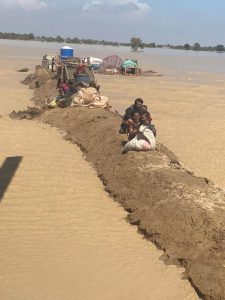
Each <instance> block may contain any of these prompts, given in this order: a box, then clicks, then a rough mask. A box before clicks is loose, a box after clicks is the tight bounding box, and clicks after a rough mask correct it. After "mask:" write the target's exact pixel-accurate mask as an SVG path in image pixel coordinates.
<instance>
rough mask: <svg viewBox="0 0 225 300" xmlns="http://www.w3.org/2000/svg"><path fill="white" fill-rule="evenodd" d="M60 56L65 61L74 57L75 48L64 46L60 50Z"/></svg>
mask: <svg viewBox="0 0 225 300" xmlns="http://www.w3.org/2000/svg"><path fill="white" fill-rule="evenodd" d="M60 56H61V58H62V59H65V58H67V57H73V48H70V47H68V46H64V47H62V48H61V49H60Z"/></svg>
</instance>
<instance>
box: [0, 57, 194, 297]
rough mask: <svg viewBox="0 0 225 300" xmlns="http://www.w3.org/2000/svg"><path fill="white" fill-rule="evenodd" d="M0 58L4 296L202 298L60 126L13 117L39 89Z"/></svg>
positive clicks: (0, 279) (0, 281) (0, 273)
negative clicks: (128, 219) (24, 81)
mask: <svg viewBox="0 0 225 300" xmlns="http://www.w3.org/2000/svg"><path fill="white" fill-rule="evenodd" d="M0 61H1V66H4V67H5V68H6V69H7V71H6V69H4V70H3V69H0V71H1V74H2V79H1V83H0V84H1V88H2V91H3V94H2V95H4V97H1V100H0V101H1V108H0V115H1V117H0V131H1V146H0V147H1V151H0V166H1V167H0V168H1V169H0V176H1V177H0V178H1V180H2V179H3V175H5V176H6V175H7V176H6V177H7V180H6V181H4V184H3V181H2V185H1V184H0V186H1V200H0V244H1V247H0V265H1V268H0V298H1V299H4V300H28V299H33V300H39V299H45V300H57V299H58V300H61V299H65V300H67V299H68V300H69V299H78V300H79V299H80V300H84V299H87V300H92V299H93V300H95V299H96V300H101V299H102V300H103V299H104V300H110V299H112V300H114V299H121V300H122V299H131V300H132V299H134V300H136V299H142V300H145V299H146V300H157V299H158V300H170V299H171V300H180V299H182V300H196V299H198V297H197V295H196V293H195V291H194V290H193V288H192V287H191V286H190V284H189V282H188V281H186V280H182V272H183V269H181V268H177V267H175V266H166V265H165V264H164V263H163V262H162V261H161V260H160V259H159V258H160V256H161V255H162V252H161V251H158V250H157V249H156V248H155V246H154V245H152V244H151V243H150V242H148V241H146V240H144V239H143V237H142V236H141V235H139V234H137V230H136V227H133V226H131V225H130V224H128V223H127V222H126V213H125V212H124V210H123V209H122V208H121V207H120V206H119V205H118V204H117V203H115V202H113V201H112V199H111V198H110V197H109V196H108V195H107V194H106V192H105V191H104V189H103V186H102V183H101V182H100V180H99V179H98V177H97V174H96V172H95V171H94V170H93V168H92V166H91V165H89V164H88V163H87V162H86V161H85V159H84V157H83V155H82V153H81V152H80V150H79V149H78V147H76V146H74V145H72V144H70V143H69V142H66V141H64V140H63V138H62V134H60V133H59V132H58V131H57V130H56V129H55V128H52V127H49V126H47V125H43V124H40V123H38V122H35V121H34V122H31V121H26V120H24V121H15V120H10V119H9V118H8V117H7V114H8V113H9V112H10V111H11V107H12V106H14V107H15V108H16V109H23V108H25V107H26V105H27V103H29V101H28V98H27V97H28V96H30V95H31V91H28V90H27V89H26V87H24V86H22V85H19V83H18V81H19V79H21V77H22V75H21V74H20V73H16V72H14V71H13V70H14V69H15V68H17V67H18V61H17V60H13V59H12V58H11V59H10V60H7V61H6V60H4V59H3V58H1V60H0ZM19 63H20V64H21V65H25V64H26V60H23V61H22V59H20V62H19ZM6 66H7V67H6ZM7 87H8V89H7ZM9 87H10V88H9ZM9 161H10V162H11V163H9ZM3 166H4V167H3ZM3 171H4V172H5V173H4V174H2V172H3Z"/></svg>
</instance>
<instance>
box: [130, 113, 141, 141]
mask: <svg viewBox="0 0 225 300" xmlns="http://www.w3.org/2000/svg"><path fill="white" fill-rule="evenodd" d="M140 126H141V116H140V113H139V112H137V111H136V112H134V113H133V115H132V118H131V119H129V120H128V124H127V134H128V139H129V141H130V140H132V139H133V138H134V137H135V136H136V134H137V133H138V132H139V128H140Z"/></svg>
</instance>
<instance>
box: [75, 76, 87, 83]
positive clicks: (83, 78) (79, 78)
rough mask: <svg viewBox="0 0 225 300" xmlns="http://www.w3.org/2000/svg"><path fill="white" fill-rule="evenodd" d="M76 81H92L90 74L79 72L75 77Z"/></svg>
mask: <svg viewBox="0 0 225 300" xmlns="http://www.w3.org/2000/svg"><path fill="white" fill-rule="evenodd" d="M75 82H85V83H88V84H89V83H90V78H89V76H88V74H77V75H76V78H75Z"/></svg>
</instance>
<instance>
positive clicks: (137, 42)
mask: <svg viewBox="0 0 225 300" xmlns="http://www.w3.org/2000/svg"><path fill="white" fill-rule="evenodd" d="M130 43H131V47H132V50H134V51H137V50H138V48H141V49H143V48H144V44H143V43H142V40H141V39H140V38H138V37H132V38H131V39H130Z"/></svg>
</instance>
